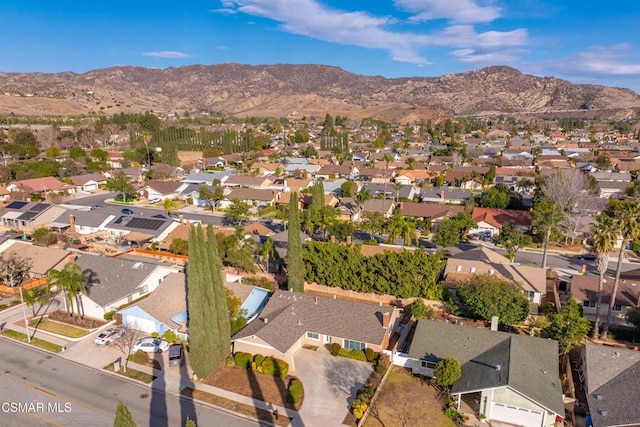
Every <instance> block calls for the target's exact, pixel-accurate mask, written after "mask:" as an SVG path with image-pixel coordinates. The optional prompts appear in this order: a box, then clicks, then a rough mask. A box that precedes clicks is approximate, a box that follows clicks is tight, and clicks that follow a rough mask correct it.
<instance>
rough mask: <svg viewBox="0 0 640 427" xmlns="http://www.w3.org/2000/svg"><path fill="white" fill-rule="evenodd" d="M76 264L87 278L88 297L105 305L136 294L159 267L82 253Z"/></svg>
mask: <svg viewBox="0 0 640 427" xmlns="http://www.w3.org/2000/svg"><path fill="white" fill-rule="evenodd" d="M76 264H78V265H79V266H80V268H81V270H82V273H83V274H84V275H86V276H87V277H88V285H87V296H88V297H89V298H91V299H92V300H93V301H95V302H96V303H98V304H100V305H102V306H103V307H104V306H106V305H108V304H110V303H112V302H114V301H118V300H120V299H122V298H124V297H126V296H127V295H131V294H132V293H134V292H135V291H136V289H137V288H138V287H139V286H140V285H141V284H142V282H143V281H144V280H145V279H146V278H147V277H148V276H149V275H150V274H151V273H152V272H153V270H155V269H156V268H157V266H156V265H152V264H148V263H140V262H136V261H130V260H127V259H120V258H109V257H104V256H98V255H82V256H80V257H79V258H78V259H77V260H76ZM134 265H135V268H134Z"/></svg>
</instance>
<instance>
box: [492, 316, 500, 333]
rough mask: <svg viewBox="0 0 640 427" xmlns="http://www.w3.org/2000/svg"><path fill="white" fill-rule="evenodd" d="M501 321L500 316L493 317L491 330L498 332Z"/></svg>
mask: <svg viewBox="0 0 640 427" xmlns="http://www.w3.org/2000/svg"><path fill="white" fill-rule="evenodd" d="M499 320H500V318H499V317H498V316H493V317H491V330H492V331H497V330H498V323H499Z"/></svg>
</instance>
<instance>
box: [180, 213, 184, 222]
mask: <svg viewBox="0 0 640 427" xmlns="http://www.w3.org/2000/svg"><path fill="white" fill-rule="evenodd" d="M180 224H184V215H182V214H180Z"/></svg>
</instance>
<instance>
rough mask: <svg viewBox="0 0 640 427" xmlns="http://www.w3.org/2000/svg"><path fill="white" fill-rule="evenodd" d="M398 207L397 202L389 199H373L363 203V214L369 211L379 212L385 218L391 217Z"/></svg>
mask: <svg viewBox="0 0 640 427" xmlns="http://www.w3.org/2000/svg"><path fill="white" fill-rule="evenodd" d="M395 208H396V202H394V201H393V200H388V199H372V200H367V201H366V202H364V203H363V204H362V212H363V215H364V214H366V213H367V212H379V213H381V214H382V215H383V216H384V217H385V218H389V217H390V216H391V215H392V214H393V211H394V210H395Z"/></svg>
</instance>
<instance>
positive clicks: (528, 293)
mask: <svg viewBox="0 0 640 427" xmlns="http://www.w3.org/2000/svg"><path fill="white" fill-rule="evenodd" d="M527 296H528V297H529V301H531V302H533V300H534V299H535V298H536V293H535V292H531V291H529V292H527Z"/></svg>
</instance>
